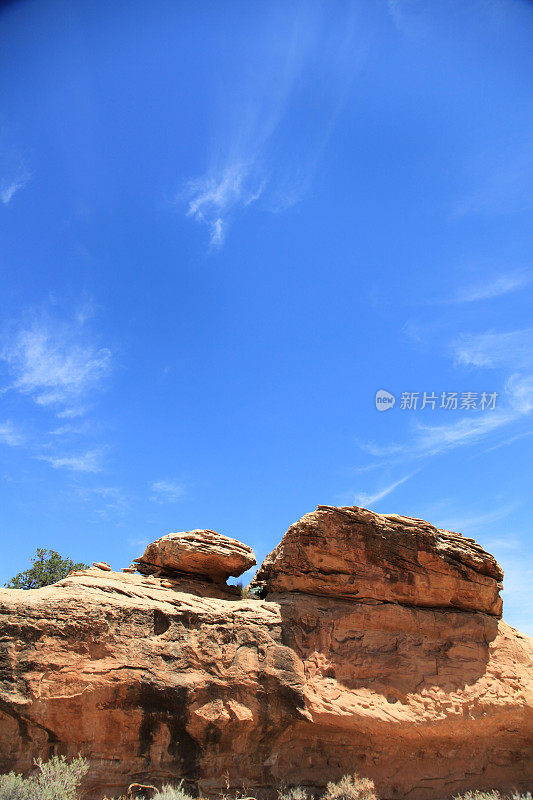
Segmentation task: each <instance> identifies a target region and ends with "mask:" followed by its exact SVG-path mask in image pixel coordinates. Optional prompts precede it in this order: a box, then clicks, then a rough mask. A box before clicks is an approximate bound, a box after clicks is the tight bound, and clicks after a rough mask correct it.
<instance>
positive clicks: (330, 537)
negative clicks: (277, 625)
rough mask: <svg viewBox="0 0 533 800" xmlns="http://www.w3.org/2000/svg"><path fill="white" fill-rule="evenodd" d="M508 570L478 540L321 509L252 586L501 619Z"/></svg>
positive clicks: (292, 531)
mask: <svg viewBox="0 0 533 800" xmlns="http://www.w3.org/2000/svg"><path fill="white" fill-rule="evenodd" d="M502 579H503V571H502V569H501V567H500V565H499V564H498V562H497V561H496V559H495V558H494V557H493V556H491V555H490V554H489V553H486V552H485V550H483V548H482V547H480V545H478V544H476V542H474V540H473V539H468V538H465V537H463V536H461V534H460V533H453V532H451V531H444V530H439V529H437V528H435V527H434V526H433V525H431V524H430V523H429V522H425V521H424V520H421V519H414V518H412V517H401V516H398V515H396V514H388V515H387V514H375V513H373V512H372V511H368V510H367V509H365V508H358V507H357V506H353V507H343V508H337V507H334V506H318V508H317V510H316V511H313V512H312V513H311V514H306V515H305V516H304V517H302V519H300V520H299V521H298V522H295V523H294V525H291V527H290V528H289V530H288V531H287V533H286V534H285V536H284V537H283V539H282V540H281V542H280V544H279V545H278V546H277V547H276V549H275V550H273V552H272V553H270V555H269V556H267V558H266V559H265V561H264V562H263V564H262V565H261V567H260V569H259V570H258V572H257V574H256V576H255V578H254V580H253V582H252V587H254V588H255V589H256V590H257V591H259V592H260V593H261V594H262V595H268V594H269V593H272V592H278V593H279V592H304V593H306V594H315V595H320V596H323V597H335V598H338V599H339V598H343V599H350V598H352V599H357V600H358V601H360V602H364V603H401V604H403V605H408V606H419V607H427V608H458V609H464V610H471V611H483V612H485V613H487V614H492V615H494V616H497V617H500V616H501V611H502V601H501V598H500V594H499V593H500V590H501V588H502V583H501V581H502Z"/></svg>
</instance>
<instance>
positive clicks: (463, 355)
mask: <svg viewBox="0 0 533 800" xmlns="http://www.w3.org/2000/svg"><path fill="white" fill-rule="evenodd" d="M452 351H453V356H454V359H455V361H456V363H458V364H465V365H470V366H474V367H489V368H493V367H499V366H504V367H511V368H514V369H517V368H518V369H519V368H522V367H524V366H526V365H529V364H531V362H532V360H533V328H524V329H522V330H517V331H509V332H504V333H502V332H496V331H487V332H485V333H480V334H479V333H478V334H463V335H462V336H459V337H458V338H457V339H456V340H455V341H454V342H453V345H452Z"/></svg>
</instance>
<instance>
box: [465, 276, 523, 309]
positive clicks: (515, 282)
mask: <svg viewBox="0 0 533 800" xmlns="http://www.w3.org/2000/svg"><path fill="white" fill-rule="evenodd" d="M527 283H528V279H527V277H526V275H524V274H520V273H514V274H510V275H500V276H498V277H495V278H492V279H491V280H486V281H482V282H479V283H474V284H471V285H469V286H465V287H463V288H462V289H460V290H459V291H458V292H457V294H456V296H455V302H457V303H474V302H476V301H478V300H490V299H492V298H495V297H501V296H502V295H505V294H509V293H510V292H515V291H517V290H518V289H522V288H523V287H524V286H526V284H527Z"/></svg>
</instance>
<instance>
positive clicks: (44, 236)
mask: <svg viewBox="0 0 533 800" xmlns="http://www.w3.org/2000/svg"><path fill="white" fill-rule="evenodd" d="M532 40H533V5H531V4H530V3H526V2H518V0H501V1H500V0H484V2H481V0H479V1H473V0H457V2H452V1H451V0H450V1H449V2H448V1H445V2H442V3H432V2H422V0H421V1H420V2H417V1H416V0H390V2H388V3H387V2H385V0H383V1H380V0H376V2H371V3H369V2H366V0H365V1H364V2H363V0H360V1H359V2H353V3H348V2H328V3H324V4H320V3H317V2H299V3H295V2H287V0H284V2H279V3H278V2H274V1H273V2H257V3H248V2H237V1H235V2H232V1H231V0H230V1H229V2H226V3H219V2H205V1H202V0H198V2H194V3H193V2H162V1H161V0H149V1H148V0H146V2H139V0H128V2H120V1H119V0H113V1H111V2H108V3H105V4H104V3H85V2H81V0H80V1H79V2H75V1H74V0H70V2H69V1H68V0H64V1H61V2H59V1H55V0H39V1H38V2H37V1H36V0H34V1H31V0H27V2H11V3H5V4H4V5H3V6H2V9H1V11H0V60H1V74H2V107H1V111H0V269H1V298H2V302H1V307H0V308H1V321H0V508H1V514H0V524H1V529H2V540H3V547H2V564H1V565H0V581H1V582H4V581H6V580H8V579H9V578H10V577H11V576H12V575H13V574H14V573H16V572H18V571H19V570H21V569H24V568H26V566H28V559H29V557H30V555H31V553H32V552H33V551H34V549H35V548H36V547H50V548H54V549H57V550H59V551H60V552H62V553H63V554H65V555H70V556H72V557H73V558H75V559H76V560H84V561H88V562H91V561H93V560H100V559H104V560H107V561H109V562H110V563H111V564H112V565H113V567H114V568H117V569H118V568H120V567H123V566H127V565H128V564H129V563H130V560H131V559H132V558H133V557H136V556H138V555H139V554H140V552H141V551H142V549H143V547H144V544H145V543H147V542H148V541H151V540H153V539H155V538H157V537H158V536H160V535H163V534H165V533H168V532H170V531H175V530H187V529H191V528H204V527H205V528H213V529H215V530H218V531H219V532H221V533H225V534H227V535H229V536H234V537H236V538H238V539H241V540H242V541H245V542H247V543H248V544H250V545H252V546H253V547H254V549H255V551H256V554H257V557H258V561H260V560H261V559H262V558H263V557H264V556H265V554H266V553H267V552H269V551H270V550H271V549H272V548H273V547H274V545H275V544H277V542H278V541H279V539H280V538H281V536H282V534H283V533H284V531H285V530H286V528H287V527H288V526H289V524H291V523H292V522H293V521H295V520H296V519H298V518H299V517H300V516H301V515H302V514H304V513H305V512H307V511H310V510H312V509H314V508H315V506H316V505H317V504H319V503H326V504H327V503H329V504H340V505H345V504H358V505H364V506H367V507H369V508H372V509H374V510H376V511H378V512H385V513H386V512H396V513H401V514H406V515H410V516H415V517H421V518H424V519H428V520H429V521H431V522H432V523H434V524H436V525H438V526H439V527H446V528H449V529H452V530H458V531H461V532H463V533H464V534H466V535H468V536H473V537H474V538H476V539H477V540H478V541H479V542H480V543H481V544H482V545H483V546H484V547H486V548H487V549H489V550H490V551H491V552H493V553H494V554H495V555H496V556H497V558H498V559H499V560H500V562H501V563H502V565H503V567H504V569H505V572H506V581H505V587H506V591H505V593H504V601H505V609H504V616H505V618H506V619H507V620H508V621H509V622H510V623H511V624H513V625H515V626H516V627H519V628H521V629H522V630H524V631H526V632H529V633H530V634H532V633H533V614H532V606H531V594H532V593H531V585H532V583H533V567H532V554H533V536H532V528H531V519H532V518H533V506H532V492H531V477H532V476H531V455H532V445H533V415H532V410H533V347H532V344H533V322H532V314H531V310H532V284H531V281H532V270H531V258H532V245H533V224H532V212H533V194H532V191H531V187H532V185H533V142H532V133H531V132H532V130H533V80H532V76H533V48H532V46H531V43H532ZM380 389H384V390H386V391H388V392H390V393H392V394H393V395H394V396H395V398H396V403H395V405H394V407H393V408H390V409H388V410H387V411H385V412H379V411H377V409H376V404H375V394H376V391H378V390H380ZM424 392H426V394H427V395H428V397H427V398H426V407H425V408H421V405H422V404H423V394H424ZM443 392H444V393H445V396H446V397H448V396H449V394H450V393H452V392H457V393H458V407H457V408H453V407H452V408H440V407H439V406H440V404H441V396H442V393H443ZM467 392H471V393H474V396H475V401H476V407H475V408H461V404H462V398H463V396H465V393H467ZM483 392H485V393H486V394H487V396H488V395H490V394H491V393H496V394H497V399H496V404H495V407H494V408H491V407H489V408H484V409H482V408H480V405H481V397H482V393H483ZM403 393H419V398H418V402H417V408H403V407H402V399H401V398H402V394H403ZM433 395H435V397H436V398H437V400H436V401H434V404H435V408H433V407H432V403H431V402H428V398H431V397H432V396H433ZM465 402H466V401H465ZM403 405H405V400H404V402H403Z"/></svg>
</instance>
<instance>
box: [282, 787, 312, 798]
mask: <svg viewBox="0 0 533 800" xmlns="http://www.w3.org/2000/svg"><path fill="white" fill-rule="evenodd" d="M278 800H309V794H308V792H307V789H304V787H303V786H291V787H290V788H289V787H282V788H281V789H279V790H278Z"/></svg>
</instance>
